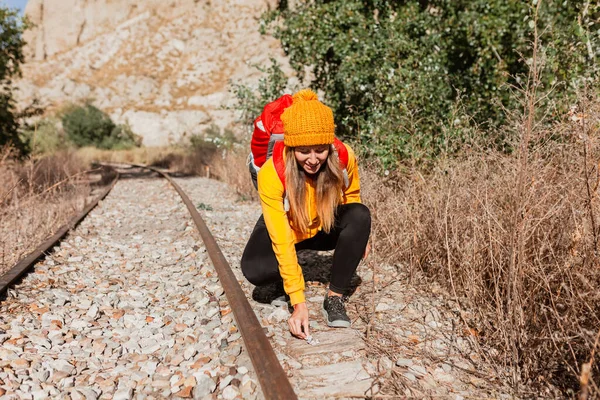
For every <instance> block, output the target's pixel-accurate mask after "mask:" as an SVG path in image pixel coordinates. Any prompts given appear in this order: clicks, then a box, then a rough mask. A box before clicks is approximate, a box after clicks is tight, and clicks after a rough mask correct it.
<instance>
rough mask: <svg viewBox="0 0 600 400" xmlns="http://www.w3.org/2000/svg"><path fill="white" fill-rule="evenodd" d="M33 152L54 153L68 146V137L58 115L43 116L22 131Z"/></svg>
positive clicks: (22, 136)
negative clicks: (61, 127) (61, 126)
mask: <svg viewBox="0 0 600 400" xmlns="http://www.w3.org/2000/svg"><path fill="white" fill-rule="evenodd" d="M21 139H22V140H23V142H26V143H28V145H29V148H30V149H31V152H32V153H33V154H48V153H54V152H56V151H57V150H60V149H63V148H64V147H65V146H66V138H65V134H64V132H63V130H62V129H60V119H59V118H57V117H48V118H43V119H41V120H39V121H37V122H35V123H33V124H30V125H28V126H27V127H26V128H25V129H24V130H23V131H22V133H21Z"/></svg>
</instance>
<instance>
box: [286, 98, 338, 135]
mask: <svg viewBox="0 0 600 400" xmlns="http://www.w3.org/2000/svg"><path fill="white" fill-rule="evenodd" d="M293 99H294V102H293V103H292V105H291V106H289V107H288V108H286V109H285V111H284V112H283V114H281V121H282V122H283V130H284V135H283V143H284V144H285V145H286V146H289V147H298V146H315V145H319V144H331V143H333V141H334V139H335V135H334V131H335V125H334V123H333V111H331V108H329V107H327V106H326V105H325V104H323V103H321V102H320V101H319V99H318V97H317V94H316V93H315V92H313V91H312V90H310V89H304V90H301V91H299V92H298V93H296V94H294V96H293Z"/></svg>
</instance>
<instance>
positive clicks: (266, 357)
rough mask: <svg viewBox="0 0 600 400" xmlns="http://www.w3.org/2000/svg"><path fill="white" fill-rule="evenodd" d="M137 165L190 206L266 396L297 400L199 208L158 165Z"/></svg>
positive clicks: (189, 208)
mask: <svg viewBox="0 0 600 400" xmlns="http://www.w3.org/2000/svg"><path fill="white" fill-rule="evenodd" d="M131 165H133V166H135V167H139V168H146V169H149V170H151V171H154V172H156V173H158V174H159V175H161V176H163V177H164V178H166V179H167V180H168V181H169V182H170V183H171V185H172V186H173V187H174V188H175V190H176V191H177V193H179V196H181V199H182V200H183V202H184V203H185V205H186V206H187V209H188V210H189V212H190V214H191V215H192V219H193V220H194V223H195V224H196V227H197V228H198V231H199V232H200V236H201V237H202V241H203V242H204V245H205V247H206V251H207V252H208V255H209V257H210V259H211V261H212V263H213V265H214V267H215V269H216V270H217V274H218V275H219V280H220V281H221V285H223V289H224V290H225V295H226V296H227V300H228V301H229V305H230V306H231V309H232V310H233V315H234V317H235V320H236V322H237V325H238V328H239V329H240V333H241V334H242V337H243V338H244V342H245V343H246V350H247V351H248V354H249V356H250V360H251V361H252V365H253V366H254V370H255V371H256V375H257V376H258V380H259V382H260V386H261V388H262V391H263V394H264V395H265V398H266V399H268V400H271V399H273V400H275V399H277V400H279V399H281V400H294V399H297V396H296V394H295V393H294V389H293V388H292V385H291V384H290V381H289V380H288V379H287V376H286V374H285V372H284V371H283V368H282V367H281V364H280V363H279V360H278V359H277V356H276V355H275V352H274V351H273V347H272V346H271V344H270V343H269V339H268V338H267V336H266V335H265V333H264V331H263V329H262V326H261V325H260V323H259V322H258V319H257V318H256V314H254V311H253V310H252V307H251V306H250V303H249V302H248V299H247V298H246V295H245V294H244V292H243V291H242V288H241V287H240V284H239V283H238V281H237V279H236V277H235V275H234V274H233V271H232V270H231V267H230V266H229V263H228V262H227V260H226V259H225V256H223V253H222V252H221V250H220V249H219V245H218V244H217V242H216V241H215V239H214V237H213V236H212V234H211V233H210V230H209V229H208V227H207V226H206V223H205V222H204V220H203V219H202V217H201V216H200V213H198V210H197V209H196V207H195V206H194V204H193V203H192V202H191V200H190V199H189V197H188V196H187V195H186V194H185V192H184V191H183V190H182V189H181V187H179V185H178V184H177V183H176V182H175V181H173V179H171V177H170V176H169V175H167V174H166V173H164V172H162V171H159V170H157V169H156V168H152V167H147V166H144V165H137V164H131Z"/></svg>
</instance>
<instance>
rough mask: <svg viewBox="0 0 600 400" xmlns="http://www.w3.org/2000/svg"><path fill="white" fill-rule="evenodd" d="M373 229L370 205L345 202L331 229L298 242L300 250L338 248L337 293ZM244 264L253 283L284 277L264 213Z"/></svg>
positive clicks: (334, 284) (333, 271)
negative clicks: (280, 270) (280, 273)
mask: <svg viewBox="0 0 600 400" xmlns="http://www.w3.org/2000/svg"><path fill="white" fill-rule="evenodd" d="M370 232H371V214H370V212H369V209H368V208H367V207H366V206H365V205H363V204H360V203H351V204H343V205H341V206H339V207H338V209H337V213H336V218H335V224H334V227H333V229H332V230H331V231H330V232H329V233H325V232H323V231H320V232H319V233H317V234H316V235H315V236H314V237H312V238H310V239H306V240H304V241H302V242H300V243H296V250H307V249H309V250H333V249H335V252H334V255H333V265H332V267H331V278H330V284H329V288H330V289H331V290H332V291H334V292H336V293H345V292H346V290H347V289H348V287H349V285H350V280H351V279H352V275H353V274H354V271H356V267H358V263H359V262H360V260H361V258H362V256H363V254H364V251H365V248H366V246H367V241H368V240H369V234H370ZM241 264H242V272H243V273H244V276H245V277H246V279H248V281H250V283H252V284H253V285H256V286H263V285H267V284H269V283H273V282H277V281H279V280H281V275H279V263H278V262H277V257H275V252H274V251H273V245H272V243H271V238H270V237H269V232H268V231H267V226H266V225H265V220H264V217H263V216H262V215H261V216H260V218H259V219H258V222H257V223H256V226H255V227H254V230H253V231H252V234H251V235H250V240H249V241H248V244H246V248H245V249H244V254H243V255H242V262H241Z"/></svg>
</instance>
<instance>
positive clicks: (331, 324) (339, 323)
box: [321, 308, 350, 328]
mask: <svg viewBox="0 0 600 400" xmlns="http://www.w3.org/2000/svg"><path fill="white" fill-rule="evenodd" d="M321 313H322V314H323V317H324V318H325V321H326V322H327V326H329V327H332V328H350V322H349V321H341V320H339V321H333V322H329V315H328V314H327V311H325V309H324V308H321Z"/></svg>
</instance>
